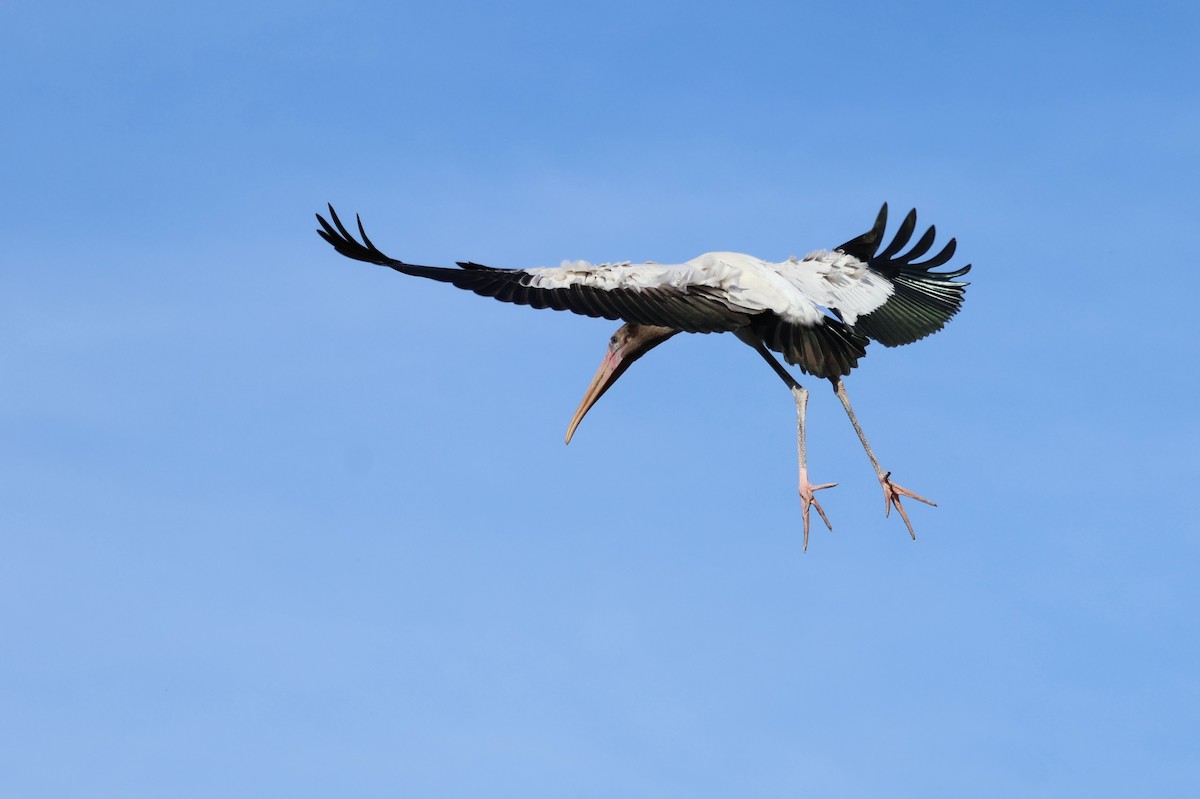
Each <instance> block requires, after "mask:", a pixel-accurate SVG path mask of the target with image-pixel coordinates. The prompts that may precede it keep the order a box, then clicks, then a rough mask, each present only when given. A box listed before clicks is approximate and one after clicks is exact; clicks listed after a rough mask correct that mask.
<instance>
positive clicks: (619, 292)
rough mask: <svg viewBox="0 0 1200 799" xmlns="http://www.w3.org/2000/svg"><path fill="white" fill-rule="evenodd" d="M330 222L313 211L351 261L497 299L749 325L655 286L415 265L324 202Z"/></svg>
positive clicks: (727, 311) (465, 265)
mask: <svg viewBox="0 0 1200 799" xmlns="http://www.w3.org/2000/svg"><path fill="white" fill-rule="evenodd" d="M329 217H330V219H331V220H332V224H331V223H330V222H328V221H326V220H325V218H324V217H322V216H321V215H320V214H317V221H318V222H319V223H320V225H321V227H320V229H318V230H317V233H318V234H319V235H320V236H321V238H323V239H325V241H327V242H329V244H330V245H332V246H333V248H334V249H335V250H337V251H338V252H339V253H341V254H342V255H344V256H346V257H347V258H353V259H354V260H356V261H365V262H367V263H372V264H379V265H380V266H386V267H389V268H390V269H395V270H396V271H397V272H401V273H403V274H406V275H413V276H415V277H424V278H429V279H430V280H437V281H439V282H442V283H450V284H451V285H453V286H457V287H458V288H460V289H466V290H467V291H472V292H474V293H476V294H479V295H481V296H484V297H492V298H495V299H497V300H500V301H501V302H511V303H514V304H516V305H528V306H530V307H532V308H552V309H553V310H556V311H571V312H572V313H577V314H580V315H583V316H591V317H595V318H598V319H614V320H615V319H622V320H624V321H626V322H634V323H636V324H643V325H657V326H660V327H670V328H674V329H676V330H682V331H685V332H688V333H717V332H726V331H730V330H736V329H738V328H739V327H745V326H746V325H747V324H749V321H750V320H749V317H748V316H747V315H746V314H744V313H740V312H738V311H736V310H734V309H732V308H729V307H728V306H727V305H725V304H724V303H722V302H720V300H719V299H717V298H713V297H706V296H704V295H703V294H702V293H698V292H691V293H687V292H683V291H680V290H679V289H674V288H669V287H660V288H648V289H640V290H635V289H611V290H609V289H597V288H592V287H590V286H570V287H567V288H557V289H544V288H535V287H533V286H531V285H530V282H531V281H532V280H533V275H531V274H530V273H529V272H527V271H525V270H523V269H498V268H496V267H491V266H484V265H482V264H477V263H474V262H471V261H459V262H458V268H457V269H455V268H447V267H440V266H419V265H417V264H407V263H404V262H403V261H397V260H396V259H394V258H389V257H388V256H387V255H384V254H383V253H382V252H381V251H380V250H379V248H378V247H376V246H375V245H374V244H373V243H372V242H371V240H370V239H369V238H368V237H367V233H366V231H365V230H364V229H363V224H362V220H361V219H359V218H358V217H357V216H356V217H355V220H356V222H357V224H358V234H359V236H360V237H361V238H362V241H361V242H360V241H359V240H358V239H356V238H355V237H354V235H353V234H352V233H351V232H350V231H348V230H347V229H346V226H345V225H343V224H342V221H341V219H339V218H338V215H337V212H336V211H334V210H333V206H332V205H330V206H329Z"/></svg>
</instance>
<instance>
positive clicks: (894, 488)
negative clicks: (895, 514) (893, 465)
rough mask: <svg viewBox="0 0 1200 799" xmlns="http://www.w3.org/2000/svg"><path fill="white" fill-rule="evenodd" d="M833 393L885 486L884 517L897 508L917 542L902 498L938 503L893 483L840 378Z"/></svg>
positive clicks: (930, 503) (876, 474)
mask: <svg viewBox="0 0 1200 799" xmlns="http://www.w3.org/2000/svg"><path fill="white" fill-rule="evenodd" d="M831 382H832V383H833V391H834V393H835V394H837V397H838V399H839V400H841V401H842V407H843V408H845V409H846V415H847V416H849V417H850V424H852V425H854V432H856V433H858V440H859V441H861V442H862V445H863V449H864V450H866V453H867V457H868V458H870V459H871V465H872V466H874V467H875V476H876V477H878V478H879V484H880V485H881V486H883V501H884V512H883V515H884V516H890V515H891V513H892V506H893V505H895V506H896V510H898V511H899V512H900V518H902V519H904V524H905V526H907V527H908V534H909V535H911V536H912V538H913V540H914V541H916V540H917V534H916V533H915V532H913V526H912V522H910V521H909V520H908V514H907V513H905V512H904V506H903V505H901V504H900V497H902V496H904V497H912V498H913V499H915V500H916V501H917V502H924V503H925V504H926V505H933V506H934V507H935V508H936V507H937V503H936V502H931V501H929V500H928V499H925V497H922V496H918V495H917V494H914V493H913V492H911V491H909V490H908V489H907V488H905V487H903V486H899V485H896V484H895V483H893V482H892V473H891V472H885V471H884V470H883V469H882V468H881V467H880V465H879V461H877V460H875V453H874V452H872V451H871V445H870V444H868V443H867V437H866V436H865V435H863V431H862V427H860V426H859V424H858V419H857V418H855V416H854V409H853V408H851V407H850V397H849V396H848V395H847V394H846V385H845V384H844V383H843V382H842V379H841V378H840V377H837V378H833V379H832V380H831Z"/></svg>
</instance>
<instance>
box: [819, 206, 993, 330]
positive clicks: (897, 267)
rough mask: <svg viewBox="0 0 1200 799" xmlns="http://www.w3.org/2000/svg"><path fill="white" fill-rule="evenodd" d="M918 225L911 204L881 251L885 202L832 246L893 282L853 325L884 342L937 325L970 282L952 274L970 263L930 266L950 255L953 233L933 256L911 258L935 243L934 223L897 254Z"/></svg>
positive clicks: (952, 309)
mask: <svg viewBox="0 0 1200 799" xmlns="http://www.w3.org/2000/svg"><path fill="white" fill-rule="evenodd" d="M916 226H917V212H916V209H913V210H912V211H909V212H908V216H906V217H904V221H903V222H901V223H900V229H899V230H897V231H896V236H895V238H893V239H892V243H891V244H889V245H888V246H887V247H886V248H885V249H884V250H883V252H877V250H878V249H879V245H880V244H881V243H882V242H883V234H884V230H885V228H886V227H887V203H884V204H883V207H882V208H881V209H880V210H879V216H878V217H877V218H876V220H875V225H874V227H872V228H871V229H870V230H869V231H867V232H866V233H864V234H862V235H861V236H858V237H856V238H853V239H851V240H850V241H848V242H846V243H845V244H843V245H841V246H840V247H837V248H836V249H837V250H838V251H839V252H843V253H845V254H846V255H850V256H852V257H854V258H857V259H859V260H860V261H863V262H864V263H866V264H867V267H868V268H869V269H871V270H872V271H874V272H876V273H878V274H879V275H882V276H883V277H884V278H886V279H887V280H888V281H890V282H891V284H892V287H893V288H894V292H893V293H892V296H890V297H888V299H887V301H886V302H885V303H884V304H883V305H881V306H879V307H878V308H876V309H875V310H873V311H871V312H870V313H867V314H863V315H862V316H859V317H858V319H857V320H855V322H854V329H855V330H857V331H859V332H860V333H863V334H865V335H867V336H869V337H870V338H872V339H874V340H875V341H878V342H879V343H880V344H883V345H884V346H887V347H895V346H897V345H900V344H911V343H912V342H914V341H917V340H918V339H922V338H925V337H926V336H928V335H930V334H931V333H936V332H937V331H939V330H941V329H942V327H944V326H945V324H946V322H948V321H950V317H952V316H954V314H956V313H958V309H959V308H961V307H962V302H963V293H964V291H965V290H966V287H967V286H968V285H969V284H968V283H963V282H960V281H957V280H955V278H959V277H962V276H963V275H965V274H966V273H967V272H969V271H970V270H971V265H970V264H967V265H966V266H964V267H962V268H961V269H956V270H954V271H953V272H933V271H930V270H932V269H933V268H934V267H936V266H942V265H943V264H945V263H946V262H948V261H949V260H950V259H951V258H953V257H954V249H955V246H956V244H955V241H954V239H950V241H949V242H948V243H947V244H946V246H945V247H943V248H942V250H941V252H939V253H938V254H937V255H935V256H933V257H932V258H929V259H928V260H926V261H919V262H915V261H916V259H918V258H920V257H921V256H923V255H925V253H927V252H929V248H930V247H932V246H933V241H934V239H935V238H936V237H937V230H936V229H935V228H934V227H932V226H931V227H930V228H929V230H927V231H925V234H924V235H923V236H921V238H920V239H918V240H917V243H916V244H914V245H913V246H912V249H910V250H909V251H908V252H907V253H904V254H903V255H901V254H900V251H901V250H903V249H904V247H905V246H906V245H907V244H908V242H909V240H910V239H911V238H912V234H913V231H914V230H915V229H916ZM914 262H915V263H914Z"/></svg>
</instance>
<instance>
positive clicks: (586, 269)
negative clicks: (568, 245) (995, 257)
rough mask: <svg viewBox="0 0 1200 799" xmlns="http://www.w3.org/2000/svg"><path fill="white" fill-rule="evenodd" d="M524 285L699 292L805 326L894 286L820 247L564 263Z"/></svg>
mask: <svg viewBox="0 0 1200 799" xmlns="http://www.w3.org/2000/svg"><path fill="white" fill-rule="evenodd" d="M525 272H527V273H528V274H529V275H530V276H531V277H530V280H529V286H530V287H531V288H537V289H564V288H570V287H571V286H587V287H589V288H594V289H600V290H604V291H611V290H613V289H618V288H624V289H633V290H635V291H641V290H645V289H650V288H665V287H669V288H673V289H677V290H679V291H682V292H684V293H690V292H692V291H696V290H702V291H704V293H705V294H708V295H710V296H714V295H715V296H718V297H720V298H721V300H722V302H724V303H725V304H726V305H727V306H728V307H729V308H730V309H731V310H735V311H742V312H746V313H761V312H763V311H771V312H773V313H775V314H778V315H779V316H780V317H782V318H783V319H784V320H786V321H788V322H790V323H792V324H799V325H805V326H810V325H814V324H817V323H818V322H820V321H821V319H822V318H823V317H824V313H823V312H822V311H821V308H828V309H830V310H837V311H838V312H839V313H840V314H841V315H842V318H843V319H844V320H845V321H846V323H847V324H850V325H853V324H854V323H855V321H856V320H857V318H858V317H859V316H860V315H863V314H868V313H870V312H871V311H874V310H875V309H876V308H878V307H880V306H881V305H883V304H884V303H885V302H886V301H887V299H888V297H890V296H891V295H892V293H893V291H894V289H893V287H892V284H891V282H889V281H888V280H886V279H885V278H884V277H883V276H882V275H880V274H878V273H876V272H873V271H871V270H870V269H868V268H867V264H866V263H864V262H863V261H860V260H859V259H858V258H855V257H853V256H851V255H846V254H845V253H841V252H831V251H828V250H818V251H816V252H813V253H810V254H809V255H806V256H805V257H804V258H789V259H787V260H786V261H780V262H772V261H764V260H762V259H761V258H755V257H754V256H752V255H746V254H744V253H737V252H709V253H705V254H703V255H700V256H697V257H696V258H693V259H691V260H690V261H687V262H686V263H682V264H657V263H653V262H649V263H640V264H635V263H631V262H628V261H626V262H622V263H609V264H591V263H588V262H587V261H563V263H562V265H561V266H558V267H541V268H533V269H526V270H525Z"/></svg>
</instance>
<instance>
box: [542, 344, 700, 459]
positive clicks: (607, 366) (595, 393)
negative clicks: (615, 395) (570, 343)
mask: <svg viewBox="0 0 1200 799" xmlns="http://www.w3.org/2000/svg"><path fill="white" fill-rule="evenodd" d="M678 332H679V331H678V330H675V329H674V328H670V327H658V326H656V325H635V324H632V323H631V324H627V325H625V326H624V327H622V328H621V329H620V330H618V331H617V332H616V333H614V334H613V337H612V338H611V339H609V342H608V352H606V353H604V359H603V360H602V361H600V368H599V369H597V370H596V375H595V377H593V378H592V382H591V385H589V386H588V387H587V391H586V392H584V394H583V399H582V400H581V401H580V403H579V407H578V408H576V409H575V415H574V416H572V417H571V424H570V425H569V426H568V427H567V438H566V443H568V444H570V443H571V437H572V436H574V435H575V428H577V427H579V423H580V422H582V421H583V417H584V416H586V415H587V412H588V411H589V410H591V407H592V406H593V405H595V404H596V400H598V399H600V398H601V397H602V396H604V392H606V391H608V389H609V388H611V387H612V385H613V383H616V382H617V378H618V377H620V376H621V375H623V374H625V370H626V369H628V368H629V367H630V366H631V365H632V364H633V362H634V361H636V360H637V359H638V358H640V357H642V356H643V355H645V354H646V353H647V352H649V351H650V350H652V349H654V348H655V347H657V346H658V345H659V344H662V343H663V342H664V341H666V340H667V339H669V338H670V337H671V336H673V335H675V334H676V333H678Z"/></svg>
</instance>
